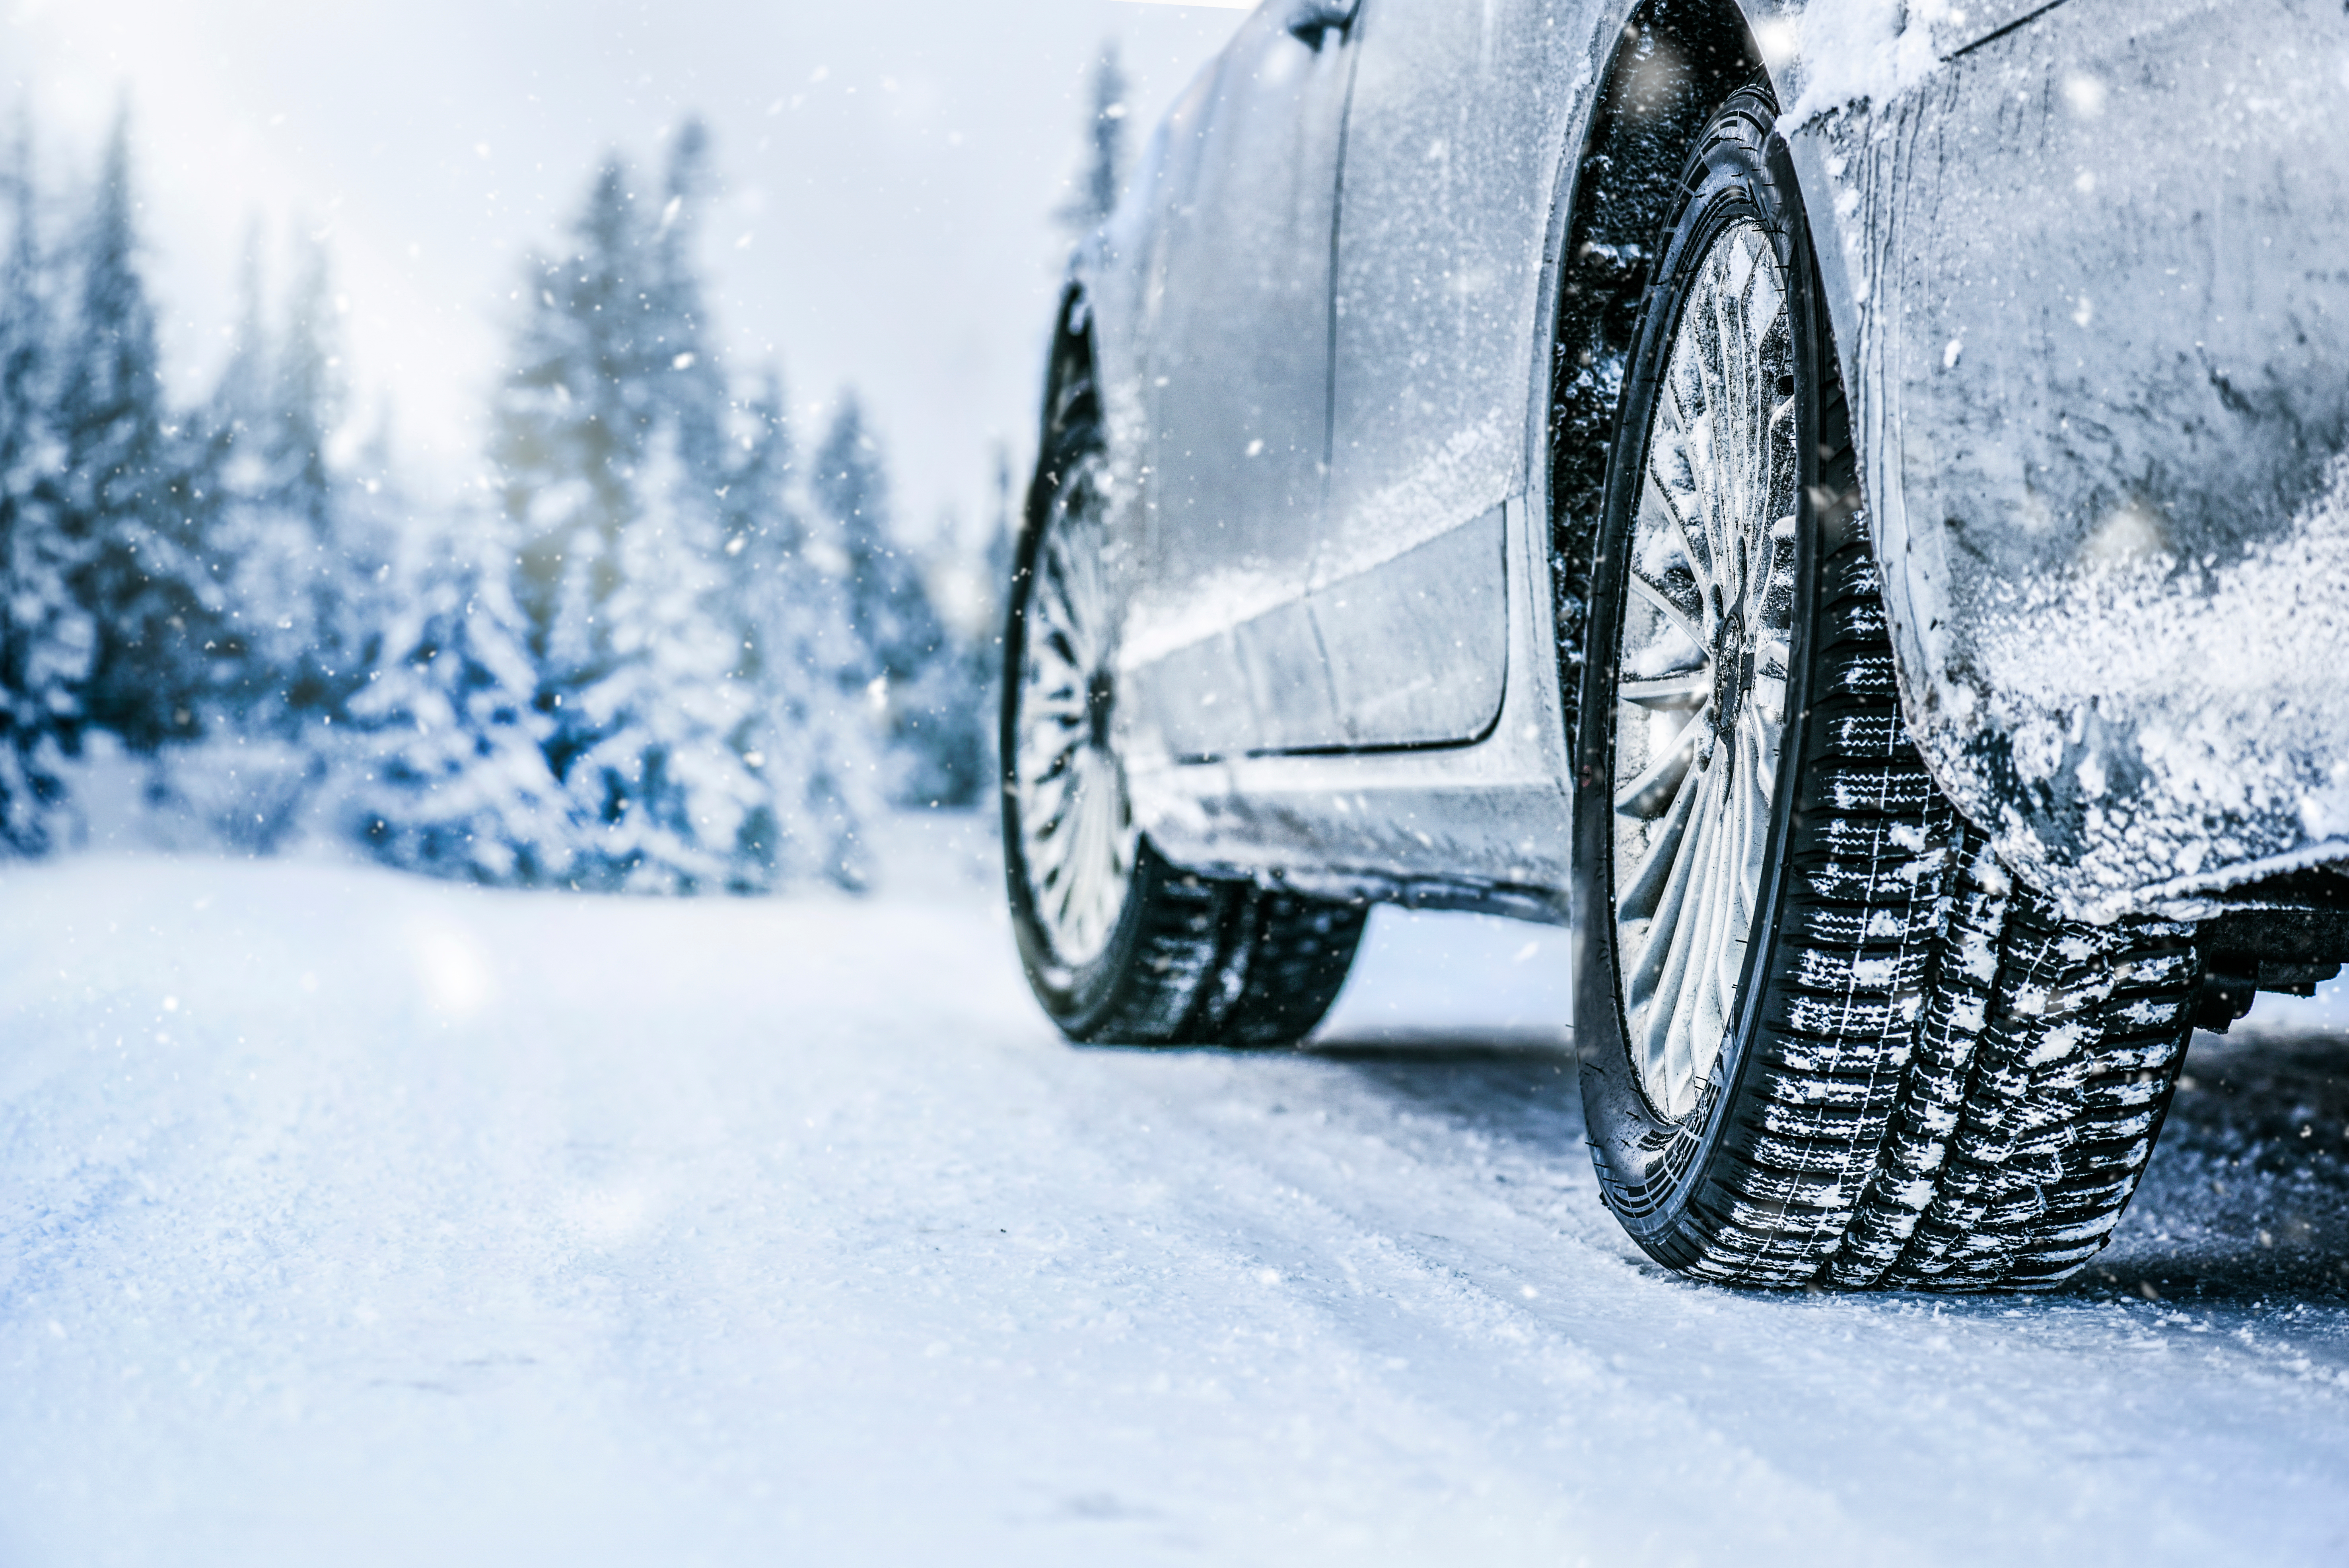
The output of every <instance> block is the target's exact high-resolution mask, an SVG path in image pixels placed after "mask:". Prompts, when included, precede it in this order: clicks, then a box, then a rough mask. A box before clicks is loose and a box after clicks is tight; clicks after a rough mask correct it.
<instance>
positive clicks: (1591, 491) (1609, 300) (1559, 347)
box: [1540, 0, 1764, 734]
mask: <svg viewBox="0 0 2349 1568" xmlns="http://www.w3.org/2000/svg"><path fill="white" fill-rule="evenodd" d="M1617 10H1618V12H1619V17H1620V19H1619V21H1618V22H1617V24H1616V26H1615V28H1614V31H1613V33H1612V34H1611V35H1609V36H1611V40H1612V41H1611V43H1609V44H1604V45H1602V46H1601V47H1602V48H1603V49H1604V51H1605V53H1604V58H1603V60H1601V61H1599V67H1598V68H1599V76H1598V87H1597V89H1596V91H1595V93H1594V95H1593V97H1592V99H1591V109H1590V112H1589V114H1588V118H1587V119H1586V120H1585V122H1584V124H1583V127H1582V131H1581V137H1580V140H1579V143H1578V145H1577V146H1576V147H1575V148H1574V149H1573V150H1572V156H1571V157H1569V158H1568V159H1567V160H1564V163H1563V167H1562V168H1561V170H1560V180H1559V186H1560V189H1559V191H1558V193H1557V198H1556V200H1555V201H1554V202H1553V217H1552V232H1551V235H1550V242H1549V251H1550V254H1551V256H1552V257H1553V258H1554V260H1553V263H1552V271H1553V278H1552V282H1551V284H1550V290H1551V294H1552V300H1553V303H1552V305H1551V307H1550V309H1548V310H1547V312H1546V313H1545V315H1546V319H1547V321H1548V323H1549V338H1548V342H1547V352H1546V364H1545V366H1544V367H1543V368H1544V384H1545V385H1547V387H1548V395H1547V400H1546V418H1547V428H1546V429H1545V430H1544V431H1543V432H1542V434H1543V436H1544V440H1543V442H1542V456H1541V459H1540V460H1541V461H1543V462H1546V463H1547V468H1548V472H1547V475H1545V476H1544V477H1545V479H1546V480H1547V493H1548V498H1549V514H1550V560H1551V592H1552V597H1553V614H1554V615H1555V625H1556V634H1557V648H1558V654H1559V659H1560V666H1559V680H1560V694H1559V695H1560V696H1561V698H1562V700H1563V703H1564V707H1565V713H1564V719H1565V723H1566V727H1567V732H1568V734H1572V733H1573V732H1574V728H1575V726H1576V723H1577V720H1578V710H1579V706H1580V689H1579V688H1580V685H1581V672H1582V666H1583V647H1582V645H1583V638H1584V634H1585V630H1586V623H1587V619H1588V607H1589V593H1590V583H1591V574H1592V571H1593V568H1594V565H1595V562H1594V559H1593V552H1594V549H1595V545H1596V541H1597V538H1598V532H1599V513H1600V510H1601V507H1602V504H1603V500H1604V497H1605V492H1606V486H1607V465H1608V456H1609V451H1610V450H1611V449H1612V446H1613V442H1614V438H1615V427H1616V423H1617V420H1618V418H1619V413H1620V408H1621V402H1622V391H1623V379H1624V373H1625V371H1626V369H1627V367H1628V366H1629V364H1630V352H1631V346H1632V339H1633V336H1634V335H1635V333H1636V331H1637V328H1638V325H1639V317H1640V303H1641V301H1642V299H1643V298H1644V297H1645V294H1646V290H1647V286H1648V273H1649V268H1650V266H1651V263H1652V261H1653V259H1654V258H1653V253H1654V250H1655V246H1656V242H1657V238H1658V236H1659V234H1660V232H1661V228H1662V225H1663V224H1664V222H1666V221H1667V220H1668V219H1669V217H1670V216H1671V211H1672V208H1673V206H1674V203H1675V198H1676V197H1677V194H1678V191H1679V186H1680V180H1681V174H1682V169H1683V167H1684V165H1685V164H1686V162H1687V160H1688V157H1689V154H1690V153H1691V152H1692V150H1694V148H1695V146H1696V142H1697V139H1698V137H1699V136H1700V135H1701V134H1702V131H1703V129H1704V126H1705V123H1706V121H1707V120H1709V119H1711V118H1712V116H1713V111H1714V110H1715V109H1716V108H1719V107H1720V106H1721V105H1722V104H1723V102H1724V101H1726V100H1727V98H1729V96H1730V94H1731V93H1733V92H1734V91H1736V90H1737V88H1739V87H1741V86H1744V85H1745V84H1746V83H1749V82H1751V81H1753V80H1754V79H1755V78H1756V77H1759V76H1761V75H1762V74H1763V72H1764V66H1763V57H1762V52H1761V49H1760V48H1759V46H1758V45H1757V44H1756V41H1755V36H1754V28H1753V26H1751V25H1750V24H1749V22H1748V20H1747V17H1746V15H1745V13H1744V10H1743V9H1741V0H1638V3H1636V4H1631V5H1619V6H1618V7H1617Z"/></svg>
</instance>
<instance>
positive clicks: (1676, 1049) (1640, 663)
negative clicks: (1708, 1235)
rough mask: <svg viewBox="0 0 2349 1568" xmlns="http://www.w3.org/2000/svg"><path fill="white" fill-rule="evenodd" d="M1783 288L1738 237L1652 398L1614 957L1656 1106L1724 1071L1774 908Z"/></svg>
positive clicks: (1788, 643)
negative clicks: (1760, 918)
mask: <svg viewBox="0 0 2349 1568" xmlns="http://www.w3.org/2000/svg"><path fill="white" fill-rule="evenodd" d="M1794 373H1795V353H1794V339H1793V334H1792V331H1791V325H1790V323H1789V321H1788V313H1787V307H1786V291H1785V280H1784V278H1783V277H1782V275H1781V273H1780V271H1779V268H1778V263H1777V260H1776V255H1775V251H1774V249H1773V248H1772V245H1771V242H1770V238H1769V235H1768V234H1767V233H1766V232H1764V230H1763V228H1762V227H1761V225H1760V224H1758V223H1756V222H1752V221H1751V220H1739V221H1737V222H1733V223H1731V224H1729V225H1728V226H1727V227H1725V228H1724V229H1723V231H1722V232H1720V234H1719V235H1718V236H1716V237H1715V239H1714V240H1713V243H1712V246H1711V247H1710V249H1709V250H1708V251H1707V253H1706V254H1705V258H1704V260H1703V262H1702V264H1701V266H1700V268H1699V270H1698V273H1697V276H1696V277H1695V279H1694V280H1693V281H1692V286H1691V288H1690V290H1689V293H1688V296H1687V299H1686V302H1685V304H1683V306H1682V315H1681V319H1680V322H1679V325H1678V326H1677V327H1676V328H1675V330H1674V335H1673V339H1672V345H1671V355H1670V357H1669V360H1668V362H1667V364H1666V366H1665V370H1664V375H1663V377H1662V381H1661V386H1660V387H1659V389H1658V393H1657V397H1656V406H1655V411H1654V413H1653V415H1652V417H1651V426H1650V431H1649V437H1648V449H1647V453H1646V457H1645V461H1644V462H1643V464H1642V472H1641V475H1640V495H1639V500H1638V511H1637V513H1636V516H1635V518H1634V521H1633V523H1632V528H1631V539H1630V562H1629V566H1628V577H1629V587H1628V591H1627V593H1625V596H1624V611H1623V624H1622V632H1621V637H1620V642H1619V645H1618V649H1617V655H1618V657H1617V665H1616V671H1617V675H1616V686H1615V697H1616V701H1615V707H1614V723H1615V765H1614V776H1613V779H1612V780H1611V784H1612V789H1613V804H1614V864H1613V871H1614V909H1613V917H1614V922H1615V954H1616V965H1617V982H1618V985H1619V993H1618V994H1619V995H1620V997H1621V998H1622V1006H1623V1015H1624V1024H1625V1029H1626V1039H1627V1041H1628V1042H1629V1046H1630V1055H1631V1061H1632V1065H1633V1067H1634V1068H1635V1069H1636V1070H1637V1072H1638V1074H1639V1078H1640V1088H1642V1089H1643V1090H1644V1091H1645V1093H1646V1095H1647V1097H1648V1099H1649V1100H1650V1102H1651V1104H1653V1105H1654V1106H1655V1107H1656V1109H1658V1110H1659V1111H1660V1112H1661V1114H1663V1115H1664V1116H1665V1117H1666V1118H1668V1119H1673V1120H1678V1119H1682V1118H1685V1117H1686V1116H1688V1115H1689V1114H1690V1113H1691V1112H1692V1110H1694V1109H1696V1107H1697V1105H1698V1104H1699V1102H1700V1099H1701V1098H1702V1090H1703V1088H1704V1086H1705V1084H1706V1082H1707V1080H1708V1079H1709V1078H1710V1077H1711V1076H1712V1074H1713V1070H1714V1068H1715V1067H1716V1065H1717V1064H1718V1063H1719V1061H1720V1059H1721V1054H1722V1047H1723V1041H1724V1040H1725V1039H1726V1037H1727V1035H1728V1032H1729V1030H1730V1029H1731V1028H1732V1027H1733V1024H1734V1020H1735V1018H1736V1016H1737V991H1738V986H1739V984H1740V982H1741V980H1742V979H1743V977H1744V971H1745V960H1746V951H1747V948H1748V946H1749V945H1750V944H1751V942H1752V940H1753V936H1754V921H1755V916H1756V914H1757V913H1758V912H1759V905H1760V902H1761V898H1762V888H1763V882H1764V870H1765V861H1766V857H1767V856H1768V853H1769V849H1770V829H1771V821H1772V809H1773V796H1774V793H1775V789H1776V787H1777V782H1778V763H1779V755H1780V751H1781V747H1782V743H1783V741H1784V738H1785V727H1786V712H1785V706H1786V674H1787V666H1788V660H1789V658H1790V656H1791V652H1792V646H1793V625H1794V608H1795V562H1796V552H1795V541H1796V530H1797V527H1798V521H1797V520H1798V518H1799V515H1800V487H1801V463H1800V458H1801V449H1800V446H1799V441H1800V434H1799V426H1800V420H1799V418H1797V414H1796V406H1797V405H1796V397H1795V374H1794Z"/></svg>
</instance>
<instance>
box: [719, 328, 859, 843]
mask: <svg viewBox="0 0 2349 1568" xmlns="http://www.w3.org/2000/svg"><path fill="white" fill-rule="evenodd" d="M785 407H786V405H785V403H784V400H783V393H782V386H781V380H780V378H779V377H776V376H775V375H773V374H772V373H770V374H769V375H768V377H767V380H766V385H765V387H764V388H763V390H762V392H761V395H760V396H758V397H754V398H752V399H751V400H750V404H749V406H748V407H747V408H746V409H745V410H744V411H743V412H744V418H743V428H742V429H741V432H740V435H739V437H738V438H737V439H738V444H739V446H740V450H741V454H742V455H741V457H740V459H739V460H738V461H737V462H736V463H735V464H734V466H733V473H732V476H731V478H730V482H729V484H728V486H727V491H726V496H725V507H724V511H723V516H724V519H725V526H726V546H725V549H726V554H727V559H728V562H729V565H730V592H731V593H732V596H733V599H734V602H735V603H736V606H737V608H736V611H735V614H734V617H733V619H734V620H735V621H736V623H737V624H740V625H742V626H743V627H745V628H746V629H747V633H748V636H747V643H748V649H747V651H748V653H749V655H750V657H749V660H748V662H747V664H746V665H744V669H743V674H744V676H745V677H746V678H747V679H748V680H750V683H751V686H752V688H753V690H754V691H755V692H756V694H757V701H758V715H757V722H756V727H755V729H754V730H753V732H752V740H751V743H750V756H751V758H752V760H753V761H754V762H756V763H757V764H758V765H759V767H760V768H761V770H762V771H763V772H764V774H765V775H766V779H767V786H768V804H767V810H768V813H769V820H767V821H764V822H754V823H753V824H752V834H753V836H754V838H756V839H758V840H759V841H761V842H764V843H768V844H771V845H772V851H771V853H772V857H773V860H774V862H775V865H776V869H777V872H778V874H779V876H781V878H783V879H785V880H798V879H801V878H805V877H821V878H823V879H824V880H826V881H829V882H833V883H835V884H837V885H839V886H842V887H847V888H862V887H864V886H865V885H866V884H867V883H868V882H870V880H871V877H872V870H873V868H872V863H871V859H870V856H869V854H868V853H867V851H866V850H865V847H864V841H863V825H864V822H865V821H867V820H870V819H871V818H872V817H873V815H874V812H875V811H876V810H877V809H878V807H879V804H880V800H879V795H878V784H879V779H878V769H877V767H876V765H875V748H874V744H873V736H872V730H871V726H870V725H869V724H868V723H867V722H866V718H865V709H864V697H863V694H862V692H861V690H859V689H858V687H857V686H856V685H855V682H854V678H853V677H854V675H855V673H856V672H857V671H858V670H860V669H861V668H862V667H863V665H864V652H863V649H862V648H861V647H860V646H859V645H858V643H857V640H856V634H855V632H854V628H853V627H852V626H851V625H850V624H849V612H848V595H847V589H846V583H845V582H844V581H843V578H842V577H840V576H839V575H838V574H836V573H835V572H834V571H833V570H832V569H831V568H832V566H833V564H834V563H835V562H836V561H837V560H838V559H839V557H840V556H841V554H842V552H841V551H840V550H839V548H838V546H837V544H836V543H833V542H831V541H829V540H824V541H812V540H811V539H810V537H809V530H808V526H807V522H806V521H805V520H804V519H803V518H802V517H801V516H800V514H799V513H798V511H796V510H795V509H794V508H793V506H792V499H791V492H790V488H789V486H790V480H791V477H792V442H791V428H790V425H789V423H788V421H787V419H786V417H785V412H784V410H785Z"/></svg>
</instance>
